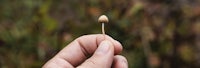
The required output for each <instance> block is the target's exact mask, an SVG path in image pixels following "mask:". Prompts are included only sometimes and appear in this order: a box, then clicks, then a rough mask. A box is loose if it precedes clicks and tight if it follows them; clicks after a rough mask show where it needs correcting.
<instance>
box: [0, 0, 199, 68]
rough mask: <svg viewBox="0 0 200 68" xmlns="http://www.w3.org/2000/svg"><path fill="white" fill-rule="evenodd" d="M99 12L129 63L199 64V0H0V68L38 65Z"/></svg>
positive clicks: (193, 67) (155, 66)
mask: <svg viewBox="0 0 200 68" xmlns="http://www.w3.org/2000/svg"><path fill="white" fill-rule="evenodd" d="M101 14H105V15H107V16H108V17H109V20H110V23H108V24H106V28H105V29H106V33H107V34H108V35H110V36H112V37H113V38H115V39H117V40H119V41H120V42H121V43H122V44H123V47H124V51H123V53H122V54H123V55H124V56H126V57H127V59H128V62H129V67H130V68H200V0H0V68H32V67H33V68H35V67H41V66H42V65H43V64H44V63H45V62H46V61H47V60H49V59H50V58H52V57H53V56H54V55H55V54H56V53H57V52H58V51H59V50H61V49H62V48H63V47H65V46H66V45H67V44H68V43H70V42H71V41H72V40H73V39H75V38H77V37H79V36H82V35H85V34H97V33H101V25H100V24H99V23H97V19H98V17H99V16H100V15H101Z"/></svg>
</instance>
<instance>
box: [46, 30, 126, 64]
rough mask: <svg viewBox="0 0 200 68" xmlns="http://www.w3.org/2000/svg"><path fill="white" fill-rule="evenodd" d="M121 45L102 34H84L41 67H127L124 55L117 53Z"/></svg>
mask: <svg viewBox="0 0 200 68" xmlns="http://www.w3.org/2000/svg"><path fill="white" fill-rule="evenodd" d="M121 51H122V45H121V44H120V43H119V42H118V41H116V40H114V39H113V38H111V37H109V36H107V35H106V36H105V37H104V35H102V34H95V35H85V36H81V37H79V38H77V39H76V40H74V41H73V42H71V43H70V44H69V45H67V46H66V47H65V48H64V49H62V50H61V51H60V52H59V53H58V54H57V55H56V56H54V57H53V58H52V59H51V60H49V61H48V62H47V63H46V64H45V65H44V66H43V68H74V67H77V68H111V67H112V68H128V62H127V60H126V58H125V57H123V56H121V55H118V54H119V53H120V52H121Z"/></svg>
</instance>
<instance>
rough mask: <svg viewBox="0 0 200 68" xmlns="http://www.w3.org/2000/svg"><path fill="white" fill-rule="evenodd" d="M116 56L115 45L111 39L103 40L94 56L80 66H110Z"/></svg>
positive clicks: (100, 67)
mask: <svg viewBox="0 0 200 68" xmlns="http://www.w3.org/2000/svg"><path fill="white" fill-rule="evenodd" d="M113 58H114V45H113V44H112V43H111V42H110V41H107V40H105V41H102V42H101V43H100V45H99V47H98V48H97V50H96V51H95V52H94V54H93V55H92V57H90V58H89V59H87V60H86V61H85V62H84V63H82V64H81V65H80V66H78V68H110V67H111V65H112V62H113Z"/></svg>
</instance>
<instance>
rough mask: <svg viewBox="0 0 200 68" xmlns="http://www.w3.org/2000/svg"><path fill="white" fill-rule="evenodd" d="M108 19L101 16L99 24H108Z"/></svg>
mask: <svg viewBox="0 0 200 68" xmlns="http://www.w3.org/2000/svg"><path fill="white" fill-rule="evenodd" d="M108 21H109V20H108V17H107V16H106V15H101V16H100V17H99V19H98V22H99V23H108Z"/></svg>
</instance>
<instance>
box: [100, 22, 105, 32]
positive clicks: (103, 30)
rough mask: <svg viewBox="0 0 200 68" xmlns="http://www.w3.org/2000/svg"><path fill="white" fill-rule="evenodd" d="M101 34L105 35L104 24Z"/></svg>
mask: <svg viewBox="0 0 200 68" xmlns="http://www.w3.org/2000/svg"><path fill="white" fill-rule="evenodd" d="M101 30H102V34H103V35H105V29H104V23H102V29H101Z"/></svg>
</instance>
